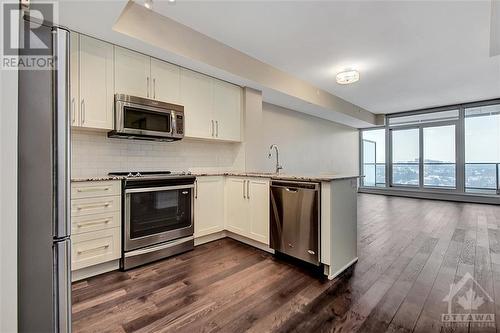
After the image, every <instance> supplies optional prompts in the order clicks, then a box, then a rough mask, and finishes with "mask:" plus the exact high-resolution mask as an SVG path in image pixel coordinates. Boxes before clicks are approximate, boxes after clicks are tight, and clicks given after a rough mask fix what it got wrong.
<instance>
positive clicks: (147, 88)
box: [146, 76, 149, 98]
mask: <svg viewBox="0 0 500 333" xmlns="http://www.w3.org/2000/svg"><path fill="white" fill-rule="evenodd" d="M146 96H147V97H148V98H149V76H148V77H146Z"/></svg>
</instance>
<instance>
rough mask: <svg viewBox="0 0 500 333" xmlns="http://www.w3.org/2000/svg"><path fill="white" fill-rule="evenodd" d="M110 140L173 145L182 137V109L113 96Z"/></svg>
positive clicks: (167, 104) (120, 95)
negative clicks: (112, 123) (113, 120)
mask: <svg viewBox="0 0 500 333" xmlns="http://www.w3.org/2000/svg"><path fill="white" fill-rule="evenodd" d="M108 137H111V138H124V139H137V140H150V141H175V140H180V139H182V138H183V137H184V107H183V106H182V105H176V104H170V103H164V102H160V101H155V100H151V99H146V98H142V97H136V96H129V95H123V94H116V95H115V129H114V130H113V131H111V132H109V133H108Z"/></svg>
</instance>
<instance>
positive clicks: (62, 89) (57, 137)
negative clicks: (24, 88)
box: [52, 27, 71, 239]
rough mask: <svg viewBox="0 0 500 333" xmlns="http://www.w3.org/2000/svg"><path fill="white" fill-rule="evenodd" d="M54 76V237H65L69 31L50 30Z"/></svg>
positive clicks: (68, 192)
mask: <svg viewBox="0 0 500 333" xmlns="http://www.w3.org/2000/svg"><path fill="white" fill-rule="evenodd" d="M52 33H53V38H52V42H53V52H54V56H55V62H54V63H55V66H56V67H55V68H54V70H53V76H54V93H53V98H54V112H53V114H54V120H53V121H54V140H53V145H54V163H53V165H54V179H53V181H54V182H55V186H54V188H55V194H54V201H53V207H54V234H53V235H54V238H56V239H57V238H64V237H67V236H69V234H70V231H71V215H70V214H71V212H70V210H69V207H70V195H71V184H70V181H69V178H70V161H71V158H70V154H71V151H70V149H71V147H70V144H69V143H70V135H71V133H70V128H71V117H70V112H69V109H70V102H69V89H68V87H69V51H68V50H69V49H68V47H69V31H67V30H65V29H61V28H56V27H55V28H53V29H52Z"/></svg>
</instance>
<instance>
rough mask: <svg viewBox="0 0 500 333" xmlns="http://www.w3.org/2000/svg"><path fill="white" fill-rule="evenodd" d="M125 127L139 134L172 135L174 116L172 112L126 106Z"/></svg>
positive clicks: (124, 110) (124, 112)
mask: <svg viewBox="0 0 500 333" xmlns="http://www.w3.org/2000/svg"><path fill="white" fill-rule="evenodd" d="M123 127H124V128H125V129H126V130H129V131H130V130H132V131H135V132H137V133H145V134H148V133H151V134H153V133H156V134H170V133H171V132H172V115H171V114H170V112H157V111H152V110H147V109H144V108H137V107H134V106H124V107H123Z"/></svg>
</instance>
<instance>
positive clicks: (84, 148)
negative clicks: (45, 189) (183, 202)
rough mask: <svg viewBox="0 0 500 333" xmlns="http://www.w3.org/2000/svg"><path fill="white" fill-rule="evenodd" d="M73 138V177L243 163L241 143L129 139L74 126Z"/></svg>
mask: <svg viewBox="0 0 500 333" xmlns="http://www.w3.org/2000/svg"><path fill="white" fill-rule="evenodd" d="M72 141H73V142H72V145H73V147H72V148H73V149H72V174H71V176H72V177H73V178H84V177H93V176H102V175H106V174H107V173H108V172H113V171H154V170H171V171H188V170H190V171H230V170H243V169H244V167H245V155H244V150H243V145H242V144H241V143H227V142H208V141H201V140H190V139H183V140H181V141H177V142H168V143H167V142H151V141H132V140H124V139H110V138H108V137H107V135H106V133H105V132H88V131H82V130H73V134H72Z"/></svg>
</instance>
